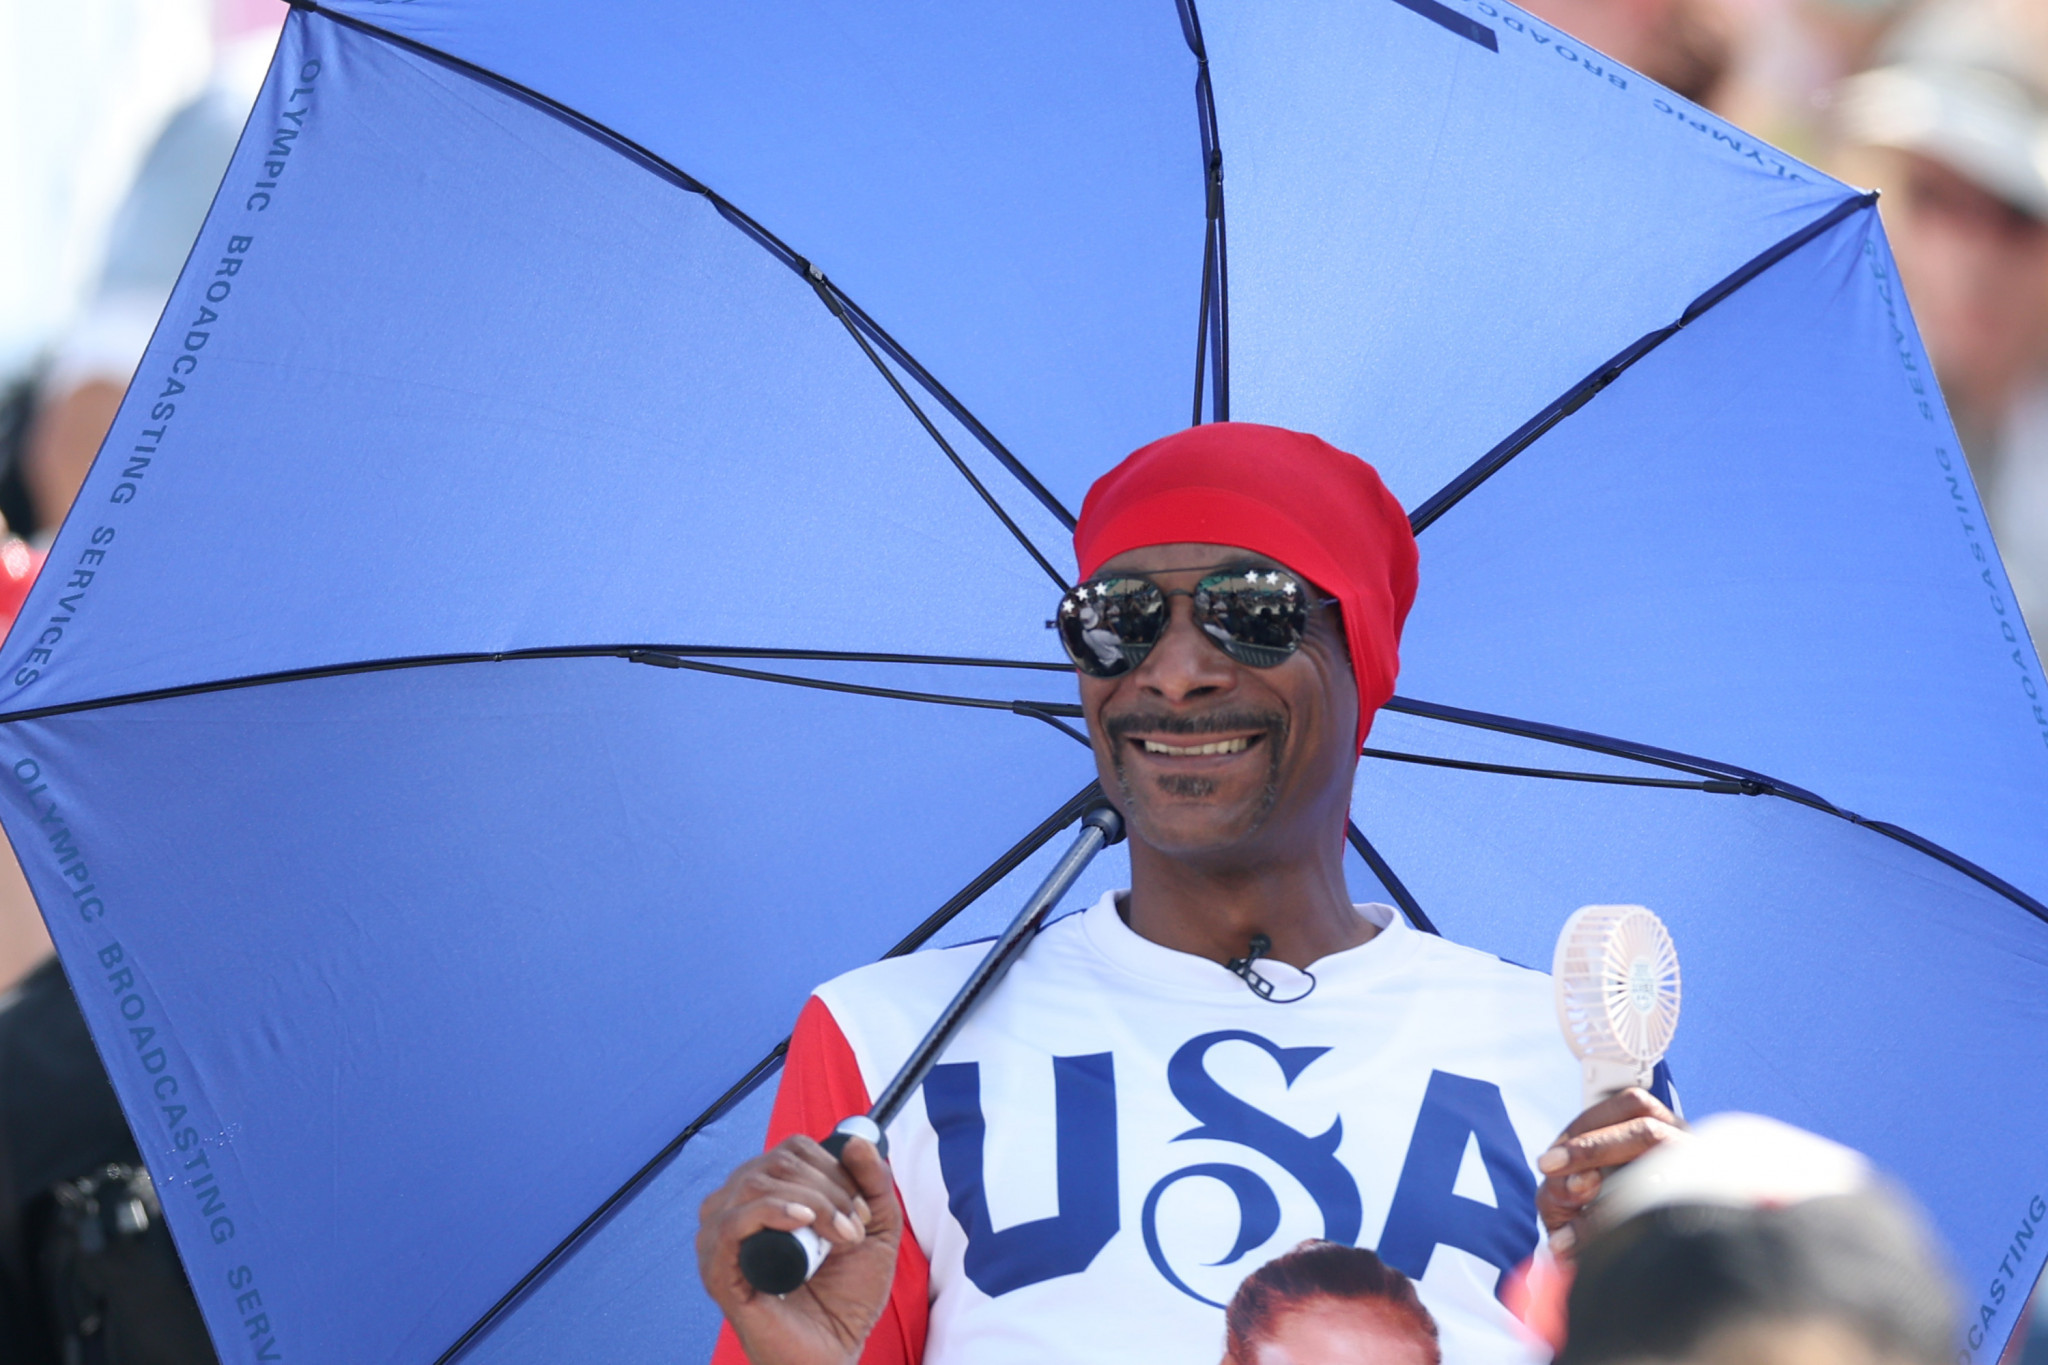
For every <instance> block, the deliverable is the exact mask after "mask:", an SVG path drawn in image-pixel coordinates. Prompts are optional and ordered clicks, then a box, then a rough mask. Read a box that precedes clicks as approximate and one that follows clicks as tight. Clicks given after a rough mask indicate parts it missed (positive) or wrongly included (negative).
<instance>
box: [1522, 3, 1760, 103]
mask: <svg viewBox="0 0 2048 1365" xmlns="http://www.w3.org/2000/svg"><path fill="white" fill-rule="evenodd" d="M1522 7H1523V8H1524V9H1526V10H1528V11H1529V13H1531V14H1533V15H1535V16H1536V17H1537V18H1538V19H1541V20H1543V21H1544V22H1545V23H1548V24H1553V25H1555V26H1556V27H1558V28H1560V29H1563V30H1564V31H1565V32H1566V33H1569V34H1570V35H1571V36H1572V37H1574V38H1577V39H1579V40H1580V41H1582V42H1587V43H1591V44H1592V45H1593V46H1594V47H1597V48H1599V49H1600V50H1601V51H1602V52H1604V53H1606V54H1607V55H1608V56H1610V57H1612V58H1614V59H1615V60H1616V61H1619V62H1625V63H1627V64H1628V65H1629V66H1632V67H1634V68H1635V69H1636V70H1638V71H1640V72H1642V73H1643V74H1644V75H1645V76H1648V77H1649V78H1650V79H1651V80H1653V81H1656V82H1658V83H1659V84H1660V85H1664V86H1667V87H1669V88H1670V89H1672V90H1675V91H1677V92H1678V93H1679V94H1681V95H1683V96H1685V97H1686V98H1687V99H1689V100H1691V101H1693V103H1695V104H1701V105H1706V106H1708V107H1709V108H1711V107H1713V103H1714V99H1715V96H1716V95H1717V93H1718V92H1719V90H1720V87H1721V85H1722V84H1723V82H1724V81H1725V80H1726V79H1727V77H1728V73H1729V69H1730V65H1731V63H1732V61H1733V58H1734V53H1735V42H1736V19H1737V12H1736V11H1734V10H1732V9H1731V8H1730V7H1729V5H1728V4H1727V3H1726V0H1522Z"/></svg>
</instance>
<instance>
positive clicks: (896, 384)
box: [805, 265, 1073, 592]
mask: <svg viewBox="0 0 2048 1365" xmlns="http://www.w3.org/2000/svg"><path fill="white" fill-rule="evenodd" d="M805 278H807V279H808V280H809V281H810V283H811V288H812V289H813V290H814V291H816V293H817V295H818V300H819V301H820V302H821V303H823V304H824V305H825V308H826V310H827V311H828V312H830V313H831V314H832V316H833V317H835V318H837V319H839V325H840V326H841V327H844V328H845V329H846V334H847V335H848V336H850V337H852V338H853V344H854V345H856V346H858V347H860V353H861V354H862V355H864V356H866V357H867V358H868V363H869V364H871V365H873V366H874V367H875V372H876V373H878V374H880V375H881V376H882V378H883V379H884V380H885V381H887V383H888V385H889V387H890V388H891V389H893V390H894V391H895V393H896V396H897V397H898V398H900V399H902V400H903V406H904V407H906V408H909V409H910V412H911V415H912V416H913V417H915V418H917V421H918V425H919V426H922V427H923V428H924V431H925V435H927V436H929V437H931V438H932V440H933V441H934V442H936V443H937V445H938V447H939V449H940V450H943V451H945V452H946V458H947V459H948V460H951V461H952V462H953V468H954V469H956V470H958V471H959V474H960V477H961V478H963V479H965V480H967V486H968V487H970V488H972V489H973V490H974V491H975V492H976V493H978V494H979V495H980V496H981V500H982V501H983V502H984V503H987V504H988V510H989V511H991V512H993V513H995V514H996V519H997V520H998V521H1000V522H1002V523H1003V528H1004V529H1005V530H1007V531H1008V532H1009V533H1010V534H1011V536H1013V537H1015V539H1016V541H1017V543H1018V544H1019V545H1022V546H1023V547H1024V553H1026V554H1028V555H1030V556H1031V558H1032V559H1034V560H1036V561H1037V563H1038V567H1039V568H1041V569H1043V570H1045V572H1046V576H1047V577H1049V578H1051V579H1052V581H1053V582H1055V583H1057V584H1059V587H1060V591H1061V592H1065V591H1066V590H1067V589H1068V588H1070V587H1072V586H1073V585H1072V584H1071V583H1069V582H1067V580H1066V579H1065V578H1064V577H1062V576H1061V575H1060V571H1059V570H1058V569H1055V568H1054V567H1053V566H1052V561H1051V560H1049V559H1047V558H1046V557H1045V556H1044V555H1043V554H1042V553H1040V552H1039V549H1038V547H1037V546H1036V545H1034V544H1032V543H1031V537H1029V536H1027V535H1025V534H1024V528H1023V527H1021V526H1019V525H1018V524H1017V523H1016V521H1015V520H1014V519H1013V518H1012V517H1011V516H1010V514H1009V513H1008V512H1007V511H1005V510H1004V508H1003V505H1002V504H1001V503H999V502H997V501H996V497H995V494H993V493H991V492H989V491H988V487H987V485H985V484H983V483H982V481H981V480H980V479H979V478H976V477H975V474H974V471H973V470H972V469H969V468H968V467H967V461H965V460H963V459H961V458H960V454H959V452H958V451H956V450H954V449H953V444H952V442H950V441H948V440H947V439H946V438H945V436H944V434H943V433H941V432H940V431H939V429H938V427H937V426H935V425H933V423H932V419H931V418H929V417H927V416H925V413H924V409H923V408H921V407H919V406H918V402H917V400H916V399H915V398H912V397H911V396H910V390H908V389H906V388H904V387H903V382H902V381H901V380H899V379H898V378H897V377H896V373H895V371H893V370H891V369H890V368H889V366H888V365H887V364H886V363H885V362H884V361H883V360H882V357H880V356H878V355H876V354H875V348H874V347H873V346H870V345H869V344H868V339H867V338H866V337H865V336H862V335H861V330H860V328H858V327H856V326H854V325H853V319H852V318H850V317H848V316H847V315H846V309H845V307H844V306H843V305H842V304H841V303H840V302H839V297H838V295H837V294H835V293H834V292H833V289H832V281H830V280H828V279H826V278H825V272H824V271H822V270H820V269H818V267H817V266H815V265H813V266H811V267H810V268H809V269H808V270H807V271H806V272H805Z"/></svg>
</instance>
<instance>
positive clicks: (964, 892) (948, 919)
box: [434, 782, 1102, 1365]
mask: <svg viewBox="0 0 2048 1365" xmlns="http://www.w3.org/2000/svg"><path fill="white" fill-rule="evenodd" d="M1101 797H1102V784H1101V783H1099V782H1090V783H1089V784H1088V785H1087V786H1085V787H1083V788H1081V790H1080V791H1078V792H1076V793H1075V794H1074V795H1073V796H1071V797H1069V798H1068V799H1067V801H1066V802H1065V803H1064V804H1063V805H1061V806H1060V808H1059V809H1058V810H1056V811H1054V812H1053V813H1052V814H1051V815H1049V816H1047V817H1046V818H1045V819H1044V820H1043V821H1041V822H1040V823H1039V825H1038V827H1037V828H1036V829H1033V830H1032V831H1031V832H1030V833H1029V834H1027V835H1025V836H1024V837H1023V838H1022V839H1019V840H1018V841H1017V842H1016V843H1014V844H1012V845H1011V846H1010V847H1009V849H1008V850H1007V851H1005V852H1004V853H1003V855H1002V856H1001V857H1000V858H997V859H996V860H995V861H994V862H992V863H990V864H989V865H988V866H987V867H985V868H983V869H982V870H981V872H980V873H979V874H978V875H977V876H976V877H975V878H974V880H973V881H970V882H969V883H967V885H965V886H963V887H961V888H960V890H958V891H956V892H955V893H953V895H952V896H951V897H949V898H948V899H947V900H946V903H945V904H943V905H941V906H940V907H939V908H938V909H936V910H934V911H933V912H932V913H931V914H930V915H928V916H926V917H925V919H924V921H923V922H922V923H920V924H919V925H918V926H917V927H916V928H915V929H912V930H911V931H910V932H909V933H908V934H905V935H904V936H903V937H902V938H901V939H898V940H897V942H896V944H895V946H894V947H892V948H890V949H889V951H888V952H886V953H883V954H882V959H883V960H885V961H886V960H887V959H889V958H892V957H903V956H905V955H906V954H909V953H913V952H915V951H917V950H918V949H919V948H921V947H923V946H924V945H925V943H927V942H929V941H930V939H931V937H932V935H934V934H936V933H938V932H939V930H941V929H943V928H945V927H946V926H947V925H948V924H950V923H952V921H953V920H954V919H955V918H957V917H958V916H959V914H960V912H961V911H963V910H965V909H966V908H967V907H968V906H970V905H972V904H974V902H975V901H977V900H980V899H981V897H982V896H983V895H985V894H987V892H988V891H989V889H990V888H991V887H993V886H995V885H996V884H997V883H998V882H1000V881H1002V879H1003V878H1005V877H1007V876H1009V875H1010V873H1012V872H1014V871H1016V870H1017V868H1018V867H1020V866H1022V865H1023V863H1024V860H1025V859H1027V858H1029V857H1030V856H1031V855H1032V854H1034V853H1036V852H1037V851H1038V850H1039V849H1041V848H1043V847H1044V846H1045V845H1046V843H1047V842H1049V841H1050V840H1051V839H1052V837H1053V836H1054V835H1055V834H1058V833H1059V832H1060V831H1061V830H1063V829H1065V828H1066V827H1067V826H1068V825H1071V824H1073V823H1074V821H1076V820H1078V819H1080V818H1081V816H1082V814H1083V813H1084V812H1085V811H1086V810H1087V809H1088V808H1089V807H1090V806H1092V805H1094V804H1095V802H1096V801H1098V800H1100V799H1101ZM788 1052H789V1039H787V1038H784V1039H783V1040H782V1041H781V1042H779V1043H777V1044H776V1045H775V1046H774V1047H772V1048H770V1049H769V1050H768V1055H767V1056H765V1057H763V1058H761V1060H760V1061H758V1062H755V1063H754V1064H753V1065H752V1066H751V1067H749V1068H747V1072H746V1074H745V1075H743V1076H741V1077H740V1078H739V1080H737V1081H735V1082H733V1084H732V1086H731V1087H730V1088H728V1089H727V1090H726V1092H725V1093H724V1094H722V1095H720V1096H719V1097H718V1098H717V1099H715V1100H713V1101H712V1102H711V1103H710V1105H709V1106H707V1107H706V1108H705V1110H704V1111H703V1112H702V1113H700V1114H698V1115H697V1117H696V1118H694V1119H691V1120H690V1121H689V1122H688V1123H687V1124H685V1125H684V1126H683V1130H682V1131H681V1132H680V1133H677V1134H676V1135H675V1136H674V1137H673V1138H671V1139H669V1141H668V1144H667V1145H666V1146H664V1147H663V1148H662V1149H661V1150H660V1151H659V1152H656V1153H655V1154H654V1155H653V1156H652V1157H651V1158H649V1159H648V1161H647V1162H646V1164H645V1165H643V1166H641V1167H640V1169H639V1170H637V1171H635V1172H633V1174H632V1175H630V1176H628V1177H627V1179H626V1182H625V1183H624V1184H623V1185H621V1186H619V1187H618V1188H617V1189H616V1190H613V1191H612V1192H611V1194H609V1195H608V1196H606V1197H605V1200H604V1202H603V1203H601V1204H599V1205H598V1206H597V1207H596V1208H595V1209H593V1210H591V1212H590V1214H589V1216H588V1217H586V1218H585V1219H584V1220H583V1221H582V1222H580V1223H578V1224H577V1225H576V1226H575V1228H574V1229H573V1230H572V1231H571V1232H570V1233H569V1235H568V1236H566V1237H564V1238H563V1239H562V1240H561V1241H559V1242H557V1243H555V1245H554V1246H553V1248H551V1249H550V1250H549V1251H548V1253H547V1255H545V1256H543V1257H541V1258H540V1260H539V1261H538V1262H537V1263H535V1265H534V1267H533V1268H532V1269H531V1270H529V1271H527V1272H526V1273H525V1274H524V1275H521V1276H520V1277H519V1280H518V1283H516V1284H514V1285H513V1286H512V1287H511V1288H510V1289H508V1290H506V1291H505V1293H504V1295H503V1297H501V1298H500V1299H499V1300H498V1301H497V1302H496V1303H494V1304H492V1305H491V1306H490V1307H489V1308H487V1309H485V1310H484V1312H483V1315H482V1316H481V1317H479V1318H478V1319H477V1320H476V1321H475V1322H473V1323H471V1324H470V1325H469V1328H468V1330H467V1331H465V1332H463V1334H462V1335H461V1336H459V1337H457V1338H456V1339H455V1341H454V1343H453V1344H451V1345H450V1346H449V1347H448V1349H447V1350H445V1351H443V1352H441V1354H440V1355H438V1356H436V1357H435V1358H434V1365H449V1362H450V1361H452V1360H454V1359H455V1358H456V1357H457V1356H459V1355H461V1354H462V1352H463V1349H464V1348H465V1347H467V1346H468V1345H469V1344H470V1343H471V1342H472V1341H474V1340H476V1338H477V1337H478V1335H479V1334H481V1333H482V1332H483V1331H484V1330H485V1329H486V1328H488V1327H489V1326H490V1325H491V1324H492V1323H493V1322H496V1321H497V1320H498V1318H499V1317H500V1316H502V1315H503V1314H504V1312H505V1310H506V1309H507V1308H510V1307H511V1306H512V1305H513V1304H514V1303H516V1302H518V1300H519V1297H520V1296H521V1295H522V1294H524V1293H525V1292H526V1291H527V1289H529V1288H530V1287H531V1286H532V1285H533V1283H534V1282H535V1281H536V1280H538V1279H540V1278H541V1276H543V1275H545V1274H547V1272H548V1271H549V1270H550V1269H552V1268H553V1267H554V1265H555V1264H556V1262H558V1261H560V1260H561V1259H562V1257H564V1256H566V1255H567V1254H568V1253H569V1252H570V1251H572V1250H574V1249H575V1247H576V1246H577V1244H578V1243H580V1242H581V1241H582V1240H583V1239H584V1238H585V1237H586V1236H588V1235H589V1233H590V1231H591V1229H593V1228H595V1227H596V1226H597V1225H598V1224H599V1223H601V1222H603V1221H604V1219H605V1216H606V1215H607V1214H609V1213H610V1212H611V1211H612V1210H613V1209H615V1208H617V1207H618V1206H619V1204H620V1203H621V1202H623V1201H624V1200H625V1199H627V1198H628V1197H629V1196H631V1195H632V1194H633V1192H634V1191H636V1190H638V1189H639V1188H640V1187H641V1186H642V1185H644V1184H646V1183H647V1181H648V1180H649V1179H650V1178H651V1177H652V1176H653V1175H654V1174H655V1173H656V1172H658V1171H659V1170H660V1169H661V1168H662V1167H663V1166H664V1165H666V1164H667V1163H668V1161H669V1159H670V1158H672V1157H673V1156H675V1154H676V1153H678V1152H680V1151H681V1150H682V1149H683V1148H684V1147H685V1146H686V1145H688V1143H689V1141H690V1139H691V1138H693V1137H695V1136H697V1134H698V1133H700V1132H702V1131H703V1130H704V1129H705V1128H707V1127H709V1126H710V1125H711V1124H712V1123H714V1122H716V1121H717V1120H718V1118H719V1117H720V1116H722V1115H723V1114H724V1113H725V1112H726V1111H727V1110H729V1109H730V1108H732V1106H733V1105H735V1104H737V1103H739V1101H741V1100H742V1099H745V1098H746V1097H747V1095H749V1094H750V1093H752V1091H753V1089H754V1087H755V1086H756V1085H758V1084H759V1083H760V1082H761V1081H762V1080H764V1079H766V1077H767V1076H768V1075H769V1074H770V1073H771V1072H773V1071H774V1069H775V1068H776V1066H777V1065H779V1064H780V1063H781V1061H782V1059H783V1057H784V1056H785V1055H786V1054H787V1053H788Z"/></svg>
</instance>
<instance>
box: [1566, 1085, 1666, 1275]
mask: <svg viewBox="0 0 2048 1365" xmlns="http://www.w3.org/2000/svg"><path fill="white" fill-rule="evenodd" d="M1683 1134H1684V1127H1683V1125H1682V1124H1681V1123H1680V1122H1679V1120H1678V1119H1677V1117H1676V1116H1675V1115H1673V1114H1672V1112H1671V1111H1670V1110H1669V1109H1667V1108H1665V1107H1664V1105H1662V1104H1660V1103H1659V1102H1658V1101H1657V1099H1656V1098H1655V1097H1654V1096H1652V1095H1651V1094H1649V1092H1647V1091H1645V1090H1641V1089H1636V1088H1631V1089H1628V1090H1624V1091H1622V1092H1621V1093H1619V1094H1617V1095H1610V1096H1608V1097H1607V1098H1606V1099H1604V1100H1602V1101H1601V1102H1600V1103H1598V1104H1596V1105H1594V1106H1592V1107H1591V1108H1589V1109H1587V1110H1586V1112H1585V1113H1583V1114H1581V1115H1579V1117H1578V1118H1577V1119H1575V1120H1574V1121H1573V1122H1572V1124H1571V1126H1570V1127H1568V1128H1566V1129H1565V1131H1564V1134H1563V1136H1561V1137H1559V1138H1558V1140H1557V1141H1556V1142H1555V1143H1554V1144H1552V1146H1551V1147H1550V1149H1549V1150H1548V1151H1546V1152H1544V1153H1543V1155H1542V1156H1540V1157H1538V1158H1537V1159H1536V1167H1537V1169H1538V1170H1539V1171H1541V1172H1542V1173H1543V1184H1542V1186H1541V1188H1539V1189H1538V1190H1537V1192H1536V1210H1537V1212H1538V1213H1539V1214H1540V1215H1541V1216H1542V1219H1543V1226H1544V1227H1546V1228H1548V1229H1550V1230H1551V1233H1552V1236H1551V1249H1552V1250H1553V1251H1555V1252H1556V1253H1557V1254H1559V1255H1568V1254H1569V1253H1570V1250H1571V1246H1572V1243H1573V1242H1574V1241H1575V1240H1576V1233H1575V1231H1574V1229H1573V1227H1572V1224H1573V1223H1574V1222H1575V1220H1577V1219H1578V1218H1579V1216H1580V1215H1582V1214H1583V1213H1584V1212H1585V1211H1586V1209H1587V1208H1588V1207H1589V1206H1590V1205H1591V1204H1592V1203H1593V1201H1594V1200H1596V1199H1598V1198H1599V1197H1600V1190H1601V1186H1602V1185H1603V1183H1604V1175H1603V1172H1606V1171H1611V1170H1613V1169H1614V1168H1616V1167H1618V1166H1625V1165H1627V1164H1628V1163H1629V1162H1631V1161H1634V1160H1635V1159H1636V1158H1637V1157H1639V1156H1642V1155H1643V1154H1644V1153H1645V1152H1648V1151H1650V1150H1651V1149H1653V1148H1655V1147H1658V1146H1661V1145H1662V1144H1664V1143H1666V1142H1669V1141H1671V1140H1673V1139H1674V1138H1678V1137H1681V1136H1682V1135H1683Z"/></svg>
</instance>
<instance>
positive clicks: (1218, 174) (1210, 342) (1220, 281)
mask: <svg viewBox="0 0 2048 1365" xmlns="http://www.w3.org/2000/svg"><path fill="white" fill-rule="evenodd" d="M1177 8H1178V9H1179V10H1180V31H1181V37H1182V38H1184V39H1186V40H1187V45H1188V51H1190V52H1192V53H1194V55H1195V121H1196V123H1197V125H1198V126H1199V127H1200V129H1201V135H1202V180H1203V212H1204V214H1205V215H1206V216H1207V218H1208V228H1207V230H1206V231H1205V232H1204V233H1203V238H1202V293H1201V308H1200V312H1199V314H1198V317H1197V321H1196V324H1195V408H1194V420H1193V421H1191V422H1190V423H1189V425H1190V426H1200V425H1201V424H1202V370H1203V361H1204V352H1205V350H1206V351H1208V352H1211V353H1213V357H1214V363H1213V364H1212V365H1210V367H1209V368H1210V371H1211V379H1210V383H1209V394H1210V416H1211V418H1212V420H1214V421H1218V422H1228V421H1229V420H1230V271H1229V264H1228V262H1229V254H1230V253H1229V236H1228V234H1227V233H1226V232H1225V231H1224V222H1223V139H1222V134H1221V133H1220V132H1219V131H1218V130H1217V126H1216V91H1215V87H1214V86H1213V85H1212V84H1211V83H1210V79H1209V49H1208V47H1207V45H1206V44H1205V43H1204V42H1203V41H1202V17H1201V15H1200V14H1198V13H1196V11H1195V0H1178V5H1177Z"/></svg>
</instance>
